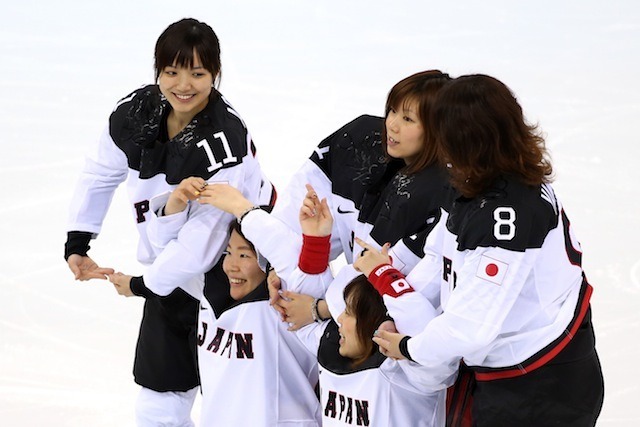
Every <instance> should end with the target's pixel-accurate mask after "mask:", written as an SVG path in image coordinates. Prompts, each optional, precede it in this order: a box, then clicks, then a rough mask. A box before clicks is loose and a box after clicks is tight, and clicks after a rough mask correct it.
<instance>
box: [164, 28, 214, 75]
mask: <svg viewBox="0 0 640 427" xmlns="http://www.w3.org/2000/svg"><path fill="white" fill-rule="evenodd" d="M194 50H195V52H196V53H197V55H198V58H200V63H201V64H202V67H204V68H205V69H206V70H207V71H209V72H210V73H211V74H212V75H213V81H214V82H215V84H216V86H217V85H218V84H219V83H220V76H221V67H222V65H221V62H220V42H219V40H218V36H216V33H215V32H214V31H213V29H212V28H211V27H210V26H208V25H207V24H205V23H204V22H200V21H197V20H195V19H192V18H185V19H182V20H180V21H178V22H174V23H173V24H171V25H169V26H168V27H167V29H166V30H164V32H163V33H162V34H161V35H160V37H159V38H158V41H157V42H156V49H155V70H156V80H158V78H159V77H160V73H162V70H164V68H165V67H170V66H173V65H177V66H179V67H185V68H192V67H193V63H194Z"/></svg>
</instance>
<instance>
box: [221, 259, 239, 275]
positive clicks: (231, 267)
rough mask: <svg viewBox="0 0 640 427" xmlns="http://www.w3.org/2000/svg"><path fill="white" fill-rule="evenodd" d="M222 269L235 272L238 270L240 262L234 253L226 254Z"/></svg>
mask: <svg viewBox="0 0 640 427" xmlns="http://www.w3.org/2000/svg"><path fill="white" fill-rule="evenodd" d="M222 269H223V270H224V271H225V272H227V271H230V272H235V271H238V270H239V269H238V264H237V263H236V260H235V259H234V258H233V256H232V255H225V257H224V261H222Z"/></svg>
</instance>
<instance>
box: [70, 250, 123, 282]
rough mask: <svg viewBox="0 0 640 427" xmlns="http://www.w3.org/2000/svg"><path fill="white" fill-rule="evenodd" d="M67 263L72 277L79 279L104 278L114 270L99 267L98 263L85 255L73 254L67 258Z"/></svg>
mask: <svg viewBox="0 0 640 427" xmlns="http://www.w3.org/2000/svg"><path fill="white" fill-rule="evenodd" d="M67 264H68V265H69V269H70V270H71V272H72V273H73V275H74V278H75V279H76V280H81V281H85V280H90V279H102V280H106V279H107V275H109V274H113V271H114V270H113V268H102V267H99V266H98V264H96V263H95V262H94V261H93V260H92V259H91V258H89V257H88V256H86V255H85V256H82V255H78V254H73V255H71V256H69V258H68V259H67Z"/></svg>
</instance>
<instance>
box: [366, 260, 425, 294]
mask: <svg viewBox="0 0 640 427" xmlns="http://www.w3.org/2000/svg"><path fill="white" fill-rule="evenodd" d="M368 279H369V282H371V284H372V285H373V287H374V288H376V290H377V291H378V293H379V294H380V295H389V296H391V297H393V298H397V297H399V296H400V295H402V294H406V293H407V292H413V291H414V289H413V288H412V287H411V285H410V284H409V282H407V281H406V280H405V279H404V274H402V273H400V271H398V270H397V269H396V268H394V267H393V266H392V265H391V264H380V265H379V266H377V267H376V268H374V269H373V270H372V271H371V273H369V278H368Z"/></svg>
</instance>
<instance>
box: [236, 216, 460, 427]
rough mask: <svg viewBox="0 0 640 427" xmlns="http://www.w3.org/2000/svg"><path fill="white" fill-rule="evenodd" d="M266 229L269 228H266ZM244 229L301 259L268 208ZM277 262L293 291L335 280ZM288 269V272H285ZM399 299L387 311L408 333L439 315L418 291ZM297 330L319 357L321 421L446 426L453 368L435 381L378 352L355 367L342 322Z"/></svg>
mask: <svg viewBox="0 0 640 427" xmlns="http://www.w3.org/2000/svg"><path fill="white" fill-rule="evenodd" d="M264 229H268V230H269V231H270V232H269V233H264V231H263V230H264ZM242 231H243V233H244V234H245V236H246V237H247V238H248V239H249V240H251V241H252V243H253V244H254V245H255V246H256V248H258V250H259V251H260V252H261V253H262V254H263V255H265V256H266V257H267V258H268V259H270V260H274V259H275V260H282V261H284V262H287V263H288V264H292V263H291V260H294V261H297V259H298V258H297V256H296V254H295V253H292V252H291V251H292V248H291V247H290V246H286V247H284V246H285V245H282V241H288V240H287V239H283V238H282V236H287V235H291V234H290V233H293V232H292V231H291V230H290V229H289V228H288V226H287V225H285V224H284V223H282V222H281V221H280V220H278V219H277V218H275V217H273V216H270V215H268V214H267V213H266V212H261V211H253V212H251V213H249V214H248V215H247V216H246V217H245V218H244V219H243V221H242ZM274 236H275V237H278V236H279V237H280V238H279V239H278V238H274ZM292 236H295V233H293V235H292ZM287 260H288V261H287ZM294 265H295V264H294ZM274 266H275V267H276V270H277V272H278V274H279V275H280V277H281V278H285V279H284V280H285V282H286V284H287V287H288V289H290V290H292V291H294V292H301V293H306V294H309V293H313V292H318V289H326V288H327V286H329V285H330V284H331V283H332V277H331V271H330V270H329V269H327V270H326V271H325V272H324V273H322V274H318V275H309V274H305V273H304V272H302V271H300V269H298V268H291V267H288V268H287V269H285V268H280V269H279V268H278V263H274ZM285 272H287V273H289V274H288V275H287V276H285V275H284V273H285ZM358 274H359V273H357V272H355V270H353V268H352V267H351V266H346V267H345V268H344V269H343V271H341V272H340V273H339V274H338V277H339V281H343V282H347V283H348V281H349V280H350V279H351V278H353V277H355V276H357V275H358ZM345 285H346V283H345ZM330 286H333V284H331V285H330ZM330 286H329V287H330ZM341 287H343V286H342V285H341ZM340 298H342V297H341V296H340ZM328 302H329V301H328ZM398 302H399V301H398V300H397V299H394V298H391V299H387V297H385V304H387V308H388V309H389V313H390V314H391V315H392V316H393V317H394V318H396V323H397V325H398V327H399V328H400V327H404V328H406V329H404V330H405V331H406V333H417V332H419V331H420V330H422V328H424V327H425V325H426V322H427V321H428V320H429V319H430V318H433V317H434V316H435V315H436V312H435V310H434V309H433V308H432V307H431V305H430V304H428V302H427V301H426V300H425V299H424V298H423V297H422V295H418V294H417V293H413V295H411V296H409V297H407V298H406V299H404V300H402V302H401V304H398ZM343 303H344V300H343ZM332 314H333V313H332ZM338 314H339V313H338ZM336 316H337V315H336ZM297 335H298V337H299V338H300V340H301V341H302V342H303V343H304V344H305V346H306V347H307V348H308V349H309V350H310V351H312V352H313V353H314V354H317V356H318V363H319V375H320V401H321V404H322V425H323V426H346V425H363V426H381V427H382V426H384V427H386V426H425V427H426V426H443V425H444V422H445V391H444V388H446V385H449V384H451V383H452V382H453V380H454V379H455V373H453V374H452V375H451V377H450V378H449V379H448V381H446V382H445V383H446V384H445V385H443V384H439V383H434V382H433V381H431V379H430V378H429V377H428V375H425V372H426V371H425V370H424V369H423V368H422V367H421V366H419V365H418V364H416V363H414V362H410V361H407V360H403V361H394V360H391V359H387V358H386V357H384V356H383V355H382V354H380V353H376V354H374V355H373V356H371V357H370V358H369V359H368V360H366V361H365V362H364V363H363V364H362V365H359V366H358V367H356V368H353V367H352V365H351V360H350V359H347V358H344V357H342V356H341V355H340V354H339V352H338V348H339V334H338V326H337V324H336V322H335V321H333V320H330V321H327V322H323V323H322V324H317V323H314V324H311V325H309V326H307V327H305V328H303V329H301V330H300V331H298V332H297Z"/></svg>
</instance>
